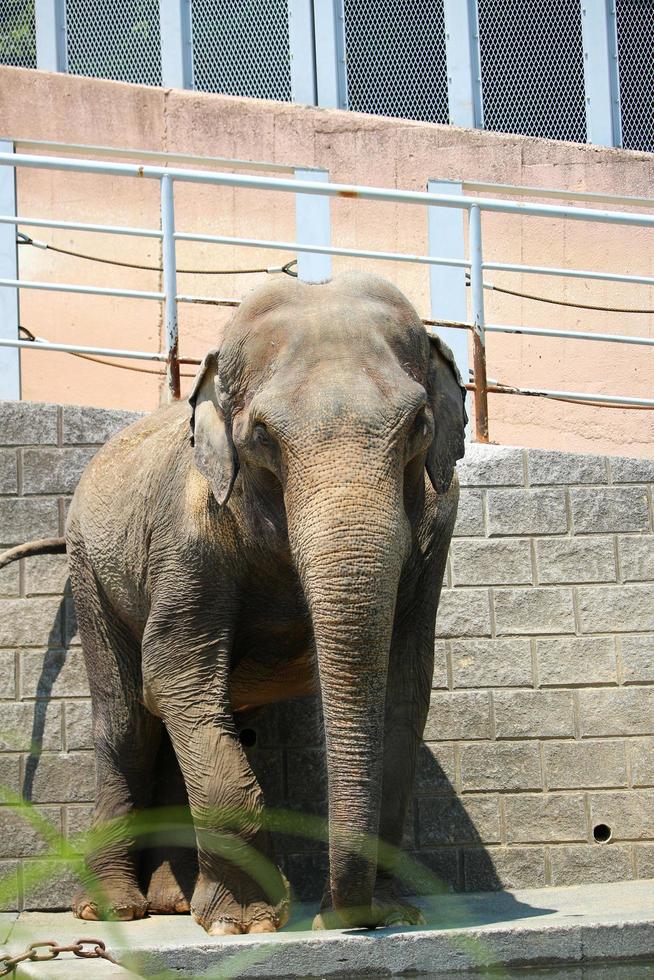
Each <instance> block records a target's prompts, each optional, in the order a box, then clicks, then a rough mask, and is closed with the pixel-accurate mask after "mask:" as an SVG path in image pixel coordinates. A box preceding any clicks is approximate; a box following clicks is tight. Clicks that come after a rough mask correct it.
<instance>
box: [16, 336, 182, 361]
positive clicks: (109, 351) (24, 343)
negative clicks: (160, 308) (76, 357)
mask: <svg viewBox="0 0 654 980" xmlns="http://www.w3.org/2000/svg"><path fill="white" fill-rule="evenodd" d="M0 347H20V348H25V349H26V350H51V351H62V352H63V353H64V354H101V355H102V356H103V357H129V358H131V359H133V360H136V361H165V360H166V355H165V354H153V353H151V352H149V351H142V350H114V349H113V348H111V347H82V346H80V345H79V344H57V343H52V342H51V341H49V340H48V341H46V340H13V339H5V338H0Z"/></svg>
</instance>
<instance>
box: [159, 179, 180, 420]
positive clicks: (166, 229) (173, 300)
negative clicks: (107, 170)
mask: <svg viewBox="0 0 654 980" xmlns="http://www.w3.org/2000/svg"><path fill="white" fill-rule="evenodd" d="M161 230H162V232H163V248H162V264H163V287H164V295H165V299H164V322H165V326H166V354H167V357H166V380H167V382H168V400H169V401H174V400H175V399H177V398H179V395H180V387H179V361H178V359H177V358H178V355H179V334H178V329H177V262H176V257H175V196H174V189H173V179H172V177H168V176H166V177H162V179H161Z"/></svg>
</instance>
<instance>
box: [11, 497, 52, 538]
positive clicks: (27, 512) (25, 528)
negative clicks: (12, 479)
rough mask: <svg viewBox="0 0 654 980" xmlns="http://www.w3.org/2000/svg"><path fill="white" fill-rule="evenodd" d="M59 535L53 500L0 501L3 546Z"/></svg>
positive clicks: (13, 499)
mask: <svg viewBox="0 0 654 980" xmlns="http://www.w3.org/2000/svg"><path fill="white" fill-rule="evenodd" d="M58 535H59V508H58V506H57V501H56V500H55V499H54V498H45V499H42V500H38V499H36V500H29V499H26V498H25V497H8V498H6V499H4V498H3V499H0V537H2V539H3V540H2V544H3V545H7V546H9V545H14V544H23V543H24V542H25V541H31V540H33V539H34V538H56V537H58Z"/></svg>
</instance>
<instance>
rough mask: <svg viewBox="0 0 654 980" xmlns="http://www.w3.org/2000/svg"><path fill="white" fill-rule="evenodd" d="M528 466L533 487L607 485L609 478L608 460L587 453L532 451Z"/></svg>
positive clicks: (529, 454)
mask: <svg viewBox="0 0 654 980" xmlns="http://www.w3.org/2000/svg"><path fill="white" fill-rule="evenodd" d="M528 466H529V482H530V483H531V484H533V485H538V484H550V485H551V484H553V483H556V484H568V485H569V484H573V483H606V482H607V477H608V471H607V467H606V458H605V457H604V456H591V455H589V454H588V455H587V454H585V453H583V454H582V453H559V452H552V451H551V450H549V449H530V450H529V453H528Z"/></svg>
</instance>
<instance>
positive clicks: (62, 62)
mask: <svg viewBox="0 0 654 980" xmlns="http://www.w3.org/2000/svg"><path fill="white" fill-rule="evenodd" d="M34 16H35V20H36V67H37V68H41V69H42V70H43V71H68V53H67V44H66V3H65V0H36V2H35V6H34Z"/></svg>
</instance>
